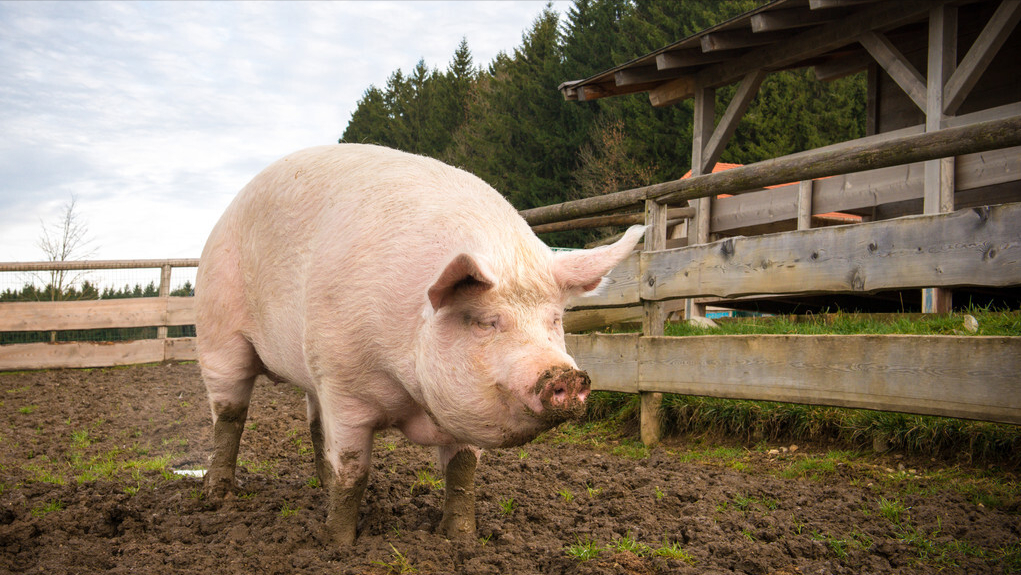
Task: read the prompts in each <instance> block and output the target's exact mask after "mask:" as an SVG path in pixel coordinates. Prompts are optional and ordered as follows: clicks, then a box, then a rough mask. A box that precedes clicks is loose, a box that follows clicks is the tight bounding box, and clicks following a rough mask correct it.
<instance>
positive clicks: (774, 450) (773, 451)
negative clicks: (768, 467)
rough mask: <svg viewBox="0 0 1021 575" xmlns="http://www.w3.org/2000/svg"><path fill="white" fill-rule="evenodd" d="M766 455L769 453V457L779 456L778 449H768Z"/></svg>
mask: <svg viewBox="0 0 1021 575" xmlns="http://www.w3.org/2000/svg"><path fill="white" fill-rule="evenodd" d="M768 453H769V455H780V450H779V449H770V450H769V451H768Z"/></svg>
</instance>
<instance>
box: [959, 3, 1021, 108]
mask: <svg viewBox="0 0 1021 575" xmlns="http://www.w3.org/2000/svg"><path fill="white" fill-rule="evenodd" d="M1019 20H1021V3H1019V2H1016V1H1011V0H1003V2H1000V6H999V7H998V8H997V9H996V12H994V13H993V16H992V18H990V19H989V22H988V23H987V24H986V26H985V28H983V29H982V32H980V33H979V35H978V38H976V39H975V42H974V44H972V46H971V48H970V49H969V50H968V53H967V54H965V55H964V58H963V59H961V62H960V64H959V65H958V66H957V69H956V70H955V71H954V73H953V75H951V76H950V79H949V80H948V81H947V83H946V85H945V86H944V87H943V113H945V114H947V115H953V114H954V113H955V112H956V111H957V109H958V108H960V107H961V104H963V103H964V100H965V98H967V97H968V94H969V93H971V89H972V88H974V87H975V84H976V83H978V80H979V78H981V77H982V74H983V73H984V72H985V71H986V68H988V67H989V64H990V63H992V61H993V58H994V57H995V56H996V53H997V52H999V51H1000V48H1001V47H1002V46H1003V43H1004V42H1006V41H1007V38H1008V37H1009V36H1010V34H1011V32H1012V31H1013V30H1014V28H1015V27H1016V26H1017V23H1018V21H1019Z"/></svg>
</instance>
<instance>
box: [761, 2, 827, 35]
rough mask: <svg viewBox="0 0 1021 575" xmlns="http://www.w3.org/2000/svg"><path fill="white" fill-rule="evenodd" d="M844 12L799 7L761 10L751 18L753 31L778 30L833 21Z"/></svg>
mask: <svg viewBox="0 0 1021 575" xmlns="http://www.w3.org/2000/svg"><path fill="white" fill-rule="evenodd" d="M844 14H845V12H842V11H836V10H832V11H831V10H827V11H822V12H820V11H815V12H806V11H805V10H803V9H797V8H793V9H788V10H770V11H768V12H759V13H758V14H754V15H753V16H752V18H751V24H752V32H775V31H777V30H792V29H795V28H805V27H808V26H814V25H816V24H822V23H823V22H831V21H833V20H835V19H837V18H839V17H841V16H843V15H844Z"/></svg>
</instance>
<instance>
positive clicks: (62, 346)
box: [0, 338, 196, 371]
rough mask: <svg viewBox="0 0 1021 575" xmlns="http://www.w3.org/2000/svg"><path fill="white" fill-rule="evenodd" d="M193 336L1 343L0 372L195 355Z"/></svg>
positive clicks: (111, 364) (152, 360) (181, 357)
mask: <svg viewBox="0 0 1021 575" xmlns="http://www.w3.org/2000/svg"><path fill="white" fill-rule="evenodd" d="M194 350H195V344H194V339H193V338H169V339H142V340H135V341H123V342H84V341H81V342H68V343H26V344H18V345H0V371H12V370H22V369H60V368H82V367H110V366H116V365H133V364H138V363H153V362H160V361H164V360H168V359H169V360H193V359H195V358H196V354H195V351H194Z"/></svg>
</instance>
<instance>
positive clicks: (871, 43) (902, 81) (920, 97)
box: [858, 30, 928, 110]
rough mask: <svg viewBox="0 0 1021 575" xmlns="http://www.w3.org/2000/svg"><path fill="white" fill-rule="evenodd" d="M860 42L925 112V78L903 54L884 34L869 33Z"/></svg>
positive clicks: (859, 39)
mask: <svg viewBox="0 0 1021 575" xmlns="http://www.w3.org/2000/svg"><path fill="white" fill-rule="evenodd" d="M858 41H859V42H860V43H861V45H862V46H864V47H865V49H866V50H868V51H869V54H872V57H873V58H875V59H876V62H878V63H879V65H880V66H882V67H883V69H884V70H886V73H887V74H889V75H890V78H893V81H894V82H896V83H897V85H898V86H900V87H901V89H902V90H904V93H905V94H907V95H908V97H909V98H911V101H913V102H914V103H915V105H917V106H918V107H919V108H920V109H922V110H925V108H926V106H928V104H927V98H926V91H925V78H924V77H923V76H922V74H921V73H920V72H919V71H918V70H917V69H916V68H915V67H914V66H912V65H911V62H909V61H908V59H907V58H905V57H904V54H901V52H900V50H898V49H897V48H896V47H895V46H894V45H893V43H892V42H890V40H888V39H887V38H886V36H884V35H882V34H877V33H875V32H873V31H871V30H870V31H868V32H866V33H864V34H862V35H861V36H860V37H859V38H858Z"/></svg>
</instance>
